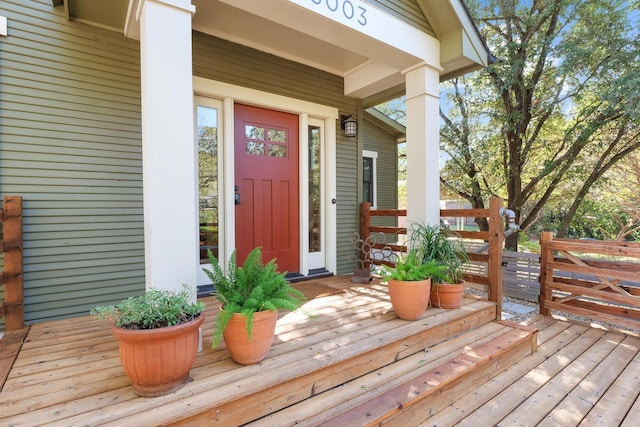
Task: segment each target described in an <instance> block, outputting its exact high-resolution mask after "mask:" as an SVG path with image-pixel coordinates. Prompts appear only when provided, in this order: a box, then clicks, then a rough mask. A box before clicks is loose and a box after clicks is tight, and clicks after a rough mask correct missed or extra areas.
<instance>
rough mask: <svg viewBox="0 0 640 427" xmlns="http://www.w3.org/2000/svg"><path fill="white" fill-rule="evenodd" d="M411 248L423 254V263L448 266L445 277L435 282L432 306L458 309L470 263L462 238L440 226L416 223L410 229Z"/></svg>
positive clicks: (432, 292) (433, 284) (432, 287)
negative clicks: (467, 265) (466, 270)
mask: <svg viewBox="0 0 640 427" xmlns="http://www.w3.org/2000/svg"><path fill="white" fill-rule="evenodd" d="M409 246H410V247H411V248H414V249H416V250H419V251H420V252H421V253H423V254H424V261H425V262H431V261H434V262H436V263H438V264H440V265H442V266H444V267H445V273H446V277H444V278H438V279H437V280H434V281H433V283H432V286H431V305H433V306H435V307H441V308H458V307H460V305H461V303H462V296H463V293H464V288H465V283H464V265H465V263H466V262H468V261H469V255H468V254H467V251H466V249H465V248H464V245H463V244H462V241H461V240H460V236H458V235H457V234H456V233H455V232H453V231H451V230H448V229H445V228H442V227H440V226H438V225H426V224H423V223H419V222H415V223H412V224H411V226H410V233H409Z"/></svg>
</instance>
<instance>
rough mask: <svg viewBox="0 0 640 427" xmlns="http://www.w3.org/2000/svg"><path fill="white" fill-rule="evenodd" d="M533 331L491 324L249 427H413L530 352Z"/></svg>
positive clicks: (384, 367) (496, 323) (533, 335)
mask: <svg viewBox="0 0 640 427" xmlns="http://www.w3.org/2000/svg"><path fill="white" fill-rule="evenodd" d="M536 345H537V331H536V330H534V329H531V328H527V327H524V326H520V325H516V324H510V323H507V322H500V321H494V322H491V323H488V324H485V325H483V326H481V327H479V328H476V329H473V330H470V331H468V332H466V333H463V334H462V335H459V336H457V337H454V338H452V339H449V340H446V341H442V342H438V343H435V344H432V345H430V346H429V347H427V348H426V349H425V350H424V351H419V352H416V353H414V354H413V355H411V356H408V357H406V358H404V359H401V360H397V361H395V362H394V363H392V364H390V365H386V366H381V367H379V368H376V369H373V367H372V369H371V370H370V371H369V372H368V373H367V374H364V375H362V376H360V377H358V378H354V379H353V380H351V381H348V382H346V383H344V384H342V385H340V386H338V387H335V388H333V389H331V390H327V391H325V392H323V393H319V394H316V395H314V396H312V397H310V398H308V399H306V400H304V401H302V402H299V403H297V404H295V405H292V406H290V407H288V408H285V409H283V410H281V411H278V412H276V413H273V414H271V415H269V416H267V417H264V418H262V419H260V420H257V421H255V422H253V423H250V424H248V425H251V426H273V425H278V426H285V425H294V424H295V425H300V426H317V425H322V426H326V427H331V426H339V427H344V426H365V425H367V426H369V425H381V424H383V423H384V424H386V423H389V425H396V426H408V425H417V424H418V423H420V422H423V421H425V420H426V419H427V418H428V417H429V416H430V414H434V413H436V412H438V411H439V410H441V409H442V408H444V407H446V406H447V405H449V404H451V403H452V402H453V401H455V399H456V397H457V396H458V395H459V394H460V393H461V392H462V391H464V390H468V389H469V388H471V387H477V386H478V385H480V384H482V383H484V382H486V381H487V380H489V379H490V378H491V377H492V376H494V375H496V374H497V373H499V372H500V371H501V370H502V369H504V368H505V367H507V366H510V365H511V364H513V363H515V362H516V361H518V360H520V359H522V358H524V357H526V356H528V355H530V354H532V353H533V352H535V350H536Z"/></svg>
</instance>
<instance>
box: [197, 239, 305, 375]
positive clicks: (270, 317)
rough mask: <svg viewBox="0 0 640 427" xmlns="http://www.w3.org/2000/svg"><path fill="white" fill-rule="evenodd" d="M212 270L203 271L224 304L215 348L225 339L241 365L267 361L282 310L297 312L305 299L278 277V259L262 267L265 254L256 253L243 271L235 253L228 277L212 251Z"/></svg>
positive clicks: (258, 250) (233, 356) (283, 278)
mask: <svg viewBox="0 0 640 427" xmlns="http://www.w3.org/2000/svg"><path fill="white" fill-rule="evenodd" d="M209 261H211V266H212V267H211V270H209V269H204V272H205V273H206V274H207V276H209V279H211V282H212V283H213V286H214V287H215V289H216V293H215V296H216V297H217V298H218V300H219V301H220V302H221V303H222V306H221V307H220V312H219V313H218V316H217V318H216V321H215V325H214V331H213V342H212V347H216V346H217V345H218V344H219V343H220V341H221V340H222V339H223V338H224V342H225V344H226V346H227V350H228V351H229V353H230V354H231V357H232V358H233V360H235V361H236V362H237V363H239V364H241V365H250V364H253V363H258V362H260V361H261V360H262V359H264V358H265V357H266V355H267V354H268V353H269V349H270V348H271V344H272V342H273V337H274V335H275V329H276V320H277V317H278V310H279V309H286V310H295V309H297V308H298V307H299V306H300V304H301V303H302V301H304V299H305V297H304V295H303V294H302V293H301V292H300V291H298V290H297V289H295V288H293V287H291V285H290V284H289V282H288V281H287V280H286V279H285V275H286V273H278V272H277V269H278V266H277V264H276V261H275V259H272V260H271V261H269V262H268V263H267V264H266V265H265V264H263V263H262V250H261V248H260V247H257V248H255V249H253V250H252V251H251V252H250V253H249V256H247V259H246V261H245V262H244V264H243V265H242V267H238V266H237V264H236V252H235V251H234V252H233V254H232V255H231V257H230V258H229V262H228V264H227V273H226V274H225V273H224V272H223V271H222V269H221V267H220V265H219V264H218V260H217V259H216V258H215V257H214V256H213V254H212V253H211V251H209Z"/></svg>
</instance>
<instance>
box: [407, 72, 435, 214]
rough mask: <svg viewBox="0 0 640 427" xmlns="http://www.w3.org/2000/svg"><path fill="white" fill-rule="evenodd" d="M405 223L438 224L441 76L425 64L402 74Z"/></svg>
mask: <svg viewBox="0 0 640 427" xmlns="http://www.w3.org/2000/svg"><path fill="white" fill-rule="evenodd" d="M405 78H406V108H407V220H408V221H422V222H424V223H425V224H433V225H436V224H439V223H440V170H439V155H440V146H439V145H440V135H439V128H440V125H439V121H440V120H439V110H438V109H439V91H440V88H439V85H440V73H439V71H438V70H437V69H435V68H433V67H430V66H428V65H424V64H423V65H420V66H418V67H415V68H412V69H410V70H408V71H405Z"/></svg>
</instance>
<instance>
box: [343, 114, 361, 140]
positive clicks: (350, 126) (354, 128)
mask: <svg viewBox="0 0 640 427" xmlns="http://www.w3.org/2000/svg"><path fill="white" fill-rule="evenodd" d="M340 123H341V125H342V126H341V128H342V129H344V136H346V137H348V138H352V137H354V136H356V135H357V134H358V122H357V120H356V119H353V118H351V116H343V115H341V116H340Z"/></svg>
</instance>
